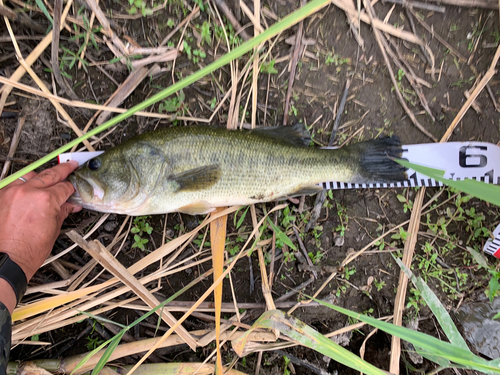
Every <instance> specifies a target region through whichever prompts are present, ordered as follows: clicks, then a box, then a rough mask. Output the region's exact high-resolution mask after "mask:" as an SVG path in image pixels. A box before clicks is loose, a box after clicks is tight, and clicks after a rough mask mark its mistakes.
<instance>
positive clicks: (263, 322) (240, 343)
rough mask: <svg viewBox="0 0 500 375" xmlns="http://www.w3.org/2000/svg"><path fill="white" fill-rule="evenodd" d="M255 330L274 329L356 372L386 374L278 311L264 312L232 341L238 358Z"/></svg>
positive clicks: (300, 322)
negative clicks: (249, 327)
mask: <svg viewBox="0 0 500 375" xmlns="http://www.w3.org/2000/svg"><path fill="white" fill-rule="evenodd" d="M257 328H267V329H276V330H278V331H280V332H281V333H283V334H284V335H286V336H288V337H290V338H291V339H292V340H294V341H297V342H298V343H300V344H301V345H303V346H306V347H308V348H310V349H313V350H316V351H318V352H320V353H321V354H323V355H326V356H328V357H330V358H332V359H333V360H335V361H337V362H340V363H342V364H344V365H346V366H349V367H351V368H353V369H355V370H357V371H361V372H363V373H366V374H374V375H375V374H376V375H385V374H386V373H385V372H384V371H382V370H381V369H379V368H377V367H375V366H373V365H372V364H370V363H368V362H366V361H365V360H363V359H361V358H359V357H358V356H357V355H355V354H354V353H351V352H350V351H349V350H347V349H344V348H343V347H341V346H340V345H339V344H337V343H335V342H334V341H333V340H331V339H330V338H328V337H325V336H323V335H322V334H321V333H319V332H318V331H316V330H315V329H313V328H311V327H309V326H308V325H307V324H305V323H303V322H302V321H300V320H298V319H296V318H294V317H293V316H290V315H287V314H285V313H284V312H282V311H279V310H271V311H266V312H265V313H264V314H262V315H261V317H260V318H259V319H258V320H257V321H256V322H255V324H254V325H253V326H252V328H251V329H250V330H248V331H247V332H245V333H244V334H243V335H242V336H241V337H239V338H238V339H236V340H234V341H233V349H234V350H235V351H236V353H237V354H238V355H239V356H242V355H243V353H244V352H243V349H244V347H245V344H246V342H247V339H248V335H249V334H250V333H251V332H252V331H253V330H255V329H257Z"/></svg>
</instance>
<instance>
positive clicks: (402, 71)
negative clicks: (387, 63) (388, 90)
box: [396, 69, 405, 82]
mask: <svg viewBox="0 0 500 375" xmlns="http://www.w3.org/2000/svg"><path fill="white" fill-rule="evenodd" d="M404 76H405V72H404V70H403V69H399V70H398V74H397V76H396V78H397V80H398V81H399V82H401V80H402V79H403V77H404Z"/></svg>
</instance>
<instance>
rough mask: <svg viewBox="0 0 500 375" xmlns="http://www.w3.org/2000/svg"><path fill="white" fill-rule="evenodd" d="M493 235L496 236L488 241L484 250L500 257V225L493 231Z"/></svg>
mask: <svg viewBox="0 0 500 375" xmlns="http://www.w3.org/2000/svg"><path fill="white" fill-rule="evenodd" d="M493 236H494V237H495V238H494V239H489V240H488V241H486V243H485V244H484V247H483V251H484V252H485V253H486V254H489V255H493V256H494V257H495V258H498V259H500V225H499V226H498V227H496V229H495V230H494V231H493Z"/></svg>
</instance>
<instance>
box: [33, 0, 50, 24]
mask: <svg viewBox="0 0 500 375" xmlns="http://www.w3.org/2000/svg"><path fill="white" fill-rule="evenodd" d="M35 1H36V5H38V7H39V8H40V9H41V10H42V12H43V14H45V17H47V18H48V20H49V21H50V24H51V25H52V27H53V26H54V20H53V19H52V16H51V15H50V13H49V11H48V10H47V8H46V7H45V4H44V3H43V1H42V0H35Z"/></svg>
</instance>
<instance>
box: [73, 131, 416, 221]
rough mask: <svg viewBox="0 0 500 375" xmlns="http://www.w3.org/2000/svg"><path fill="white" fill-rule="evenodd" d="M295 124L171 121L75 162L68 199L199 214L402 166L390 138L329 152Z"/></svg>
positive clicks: (389, 173)
mask: <svg viewBox="0 0 500 375" xmlns="http://www.w3.org/2000/svg"><path fill="white" fill-rule="evenodd" d="M309 143H310V138H309V137H308V135H307V132H306V131H305V129H304V128H303V126H302V125H300V124H299V125H296V126H286V127H274V128H261V129H258V130H251V131H249V130H243V131H238V130H234V131H231V130H226V129H223V128H216V127H206V126H196V127H194V126H193V127H173V128H166V129H161V130H157V131H154V132H150V133H144V134H142V135H139V136H137V137H134V138H132V139H130V140H128V141H126V142H124V143H122V144H120V145H118V146H116V147H114V148H112V149H110V150H108V151H106V152H105V153H104V154H101V155H99V156H98V157H96V158H93V159H91V160H89V161H88V162H87V163H86V164H85V165H82V166H80V168H78V169H77V170H76V171H75V172H74V173H73V174H72V175H71V176H70V178H69V179H70V181H71V182H72V184H73V186H74V187H75V190H76V192H75V194H74V195H73V196H72V198H71V201H72V202H73V203H76V204H80V205H82V206H83V207H84V208H88V209H91V210H95V211H100V212H112V213H118V214H127V215H152V214H164V213H168V212H184V213H189V214H205V213H208V212H211V211H213V210H214V209H215V208H216V207H221V206H230V205H247V204H252V203H259V202H269V201H274V200H276V199H279V198H286V197H293V196H298V195H303V194H313V193H316V192H318V191H321V187H320V186H318V184H320V183H321V182H325V181H341V182H349V183H367V182H370V183H373V182H381V183H384V182H395V181H402V180H404V179H406V173H405V169H404V168H403V167H402V166H400V165H399V164H398V163H396V162H395V161H393V160H392V159H391V157H401V153H402V149H401V145H400V143H399V140H398V139H397V138H394V137H393V138H382V139H377V140H372V141H368V142H362V143H357V144H353V145H350V146H346V147H342V148H340V149H336V150H326V149H320V148H314V147H309V146H308V145H309Z"/></svg>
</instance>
